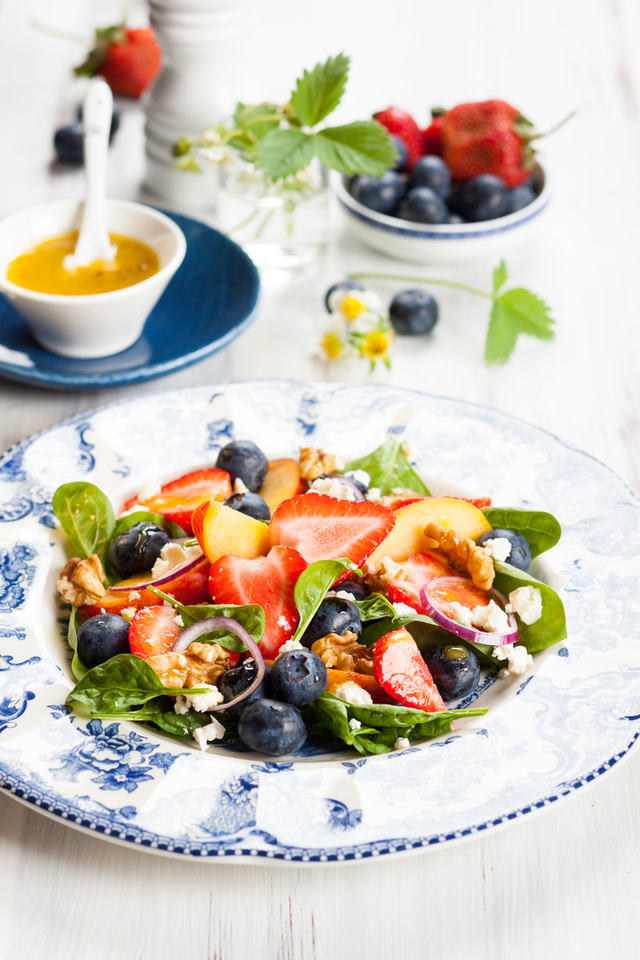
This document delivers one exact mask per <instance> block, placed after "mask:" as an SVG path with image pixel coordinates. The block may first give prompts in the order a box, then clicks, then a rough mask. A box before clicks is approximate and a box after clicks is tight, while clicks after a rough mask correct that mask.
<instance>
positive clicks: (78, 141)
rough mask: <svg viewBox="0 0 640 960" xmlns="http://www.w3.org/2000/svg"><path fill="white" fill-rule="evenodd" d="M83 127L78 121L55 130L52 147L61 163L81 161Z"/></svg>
mask: <svg viewBox="0 0 640 960" xmlns="http://www.w3.org/2000/svg"><path fill="white" fill-rule="evenodd" d="M83 138H84V129H83V127H82V124H81V123H79V122H76V123H72V124H71V125H70V126H68V127H62V128H61V129H60V130H56V132H55V134H54V137H53V149H54V150H55V151H56V153H57V155H58V160H62V162H63V163H82V162H83V161H84V145H83Z"/></svg>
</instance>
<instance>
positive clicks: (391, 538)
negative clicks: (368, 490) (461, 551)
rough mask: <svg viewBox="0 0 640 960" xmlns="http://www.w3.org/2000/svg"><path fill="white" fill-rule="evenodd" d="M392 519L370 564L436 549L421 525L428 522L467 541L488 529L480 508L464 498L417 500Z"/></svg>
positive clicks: (404, 558)
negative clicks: (454, 532) (391, 528)
mask: <svg viewBox="0 0 640 960" xmlns="http://www.w3.org/2000/svg"><path fill="white" fill-rule="evenodd" d="M395 518H396V523H395V526H394V528H393V530H392V531H391V533H390V534H389V535H388V536H387V537H386V538H385V539H384V540H383V541H382V543H381V544H380V545H379V546H378V547H376V549H375V550H374V552H373V553H372V554H371V556H370V557H369V560H370V561H372V562H373V563H375V562H376V561H380V560H382V558H383V557H391V559H392V560H395V561H396V563H400V562H401V561H402V560H406V559H407V558H408V557H410V556H412V555H413V554H414V553H425V552H426V551H428V550H433V549H435V548H436V546H437V544H436V543H435V541H433V540H430V539H428V538H427V537H425V535H424V528H425V527H426V525H427V524H428V523H430V522H431V521H435V522H436V523H439V524H440V525H441V526H443V527H446V528H447V529H448V530H457V531H458V533H459V534H460V536H461V537H468V538H469V539H470V540H476V539H477V538H478V537H479V536H480V534H481V533H485V531H487V530H491V524H490V523H489V522H488V521H487V518H486V517H485V515H484V514H483V513H482V511H481V510H478V508H477V507H474V506H473V504H471V503H467V502H466V501H465V500H456V499H454V498H453V497H431V498H430V499H428V500H417V501H416V502H415V503H410V504H408V505H407V506H406V507H401V508H400V510H397V511H396V513H395Z"/></svg>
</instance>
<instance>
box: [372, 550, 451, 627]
mask: <svg viewBox="0 0 640 960" xmlns="http://www.w3.org/2000/svg"><path fill="white" fill-rule="evenodd" d="M402 566H403V567H404V568H405V569H406V570H407V573H408V576H407V578H406V580H389V600H391V603H406V604H407V606H409V607H412V608H413V609H414V610H415V611H416V612H417V613H425V610H424V608H423V606H422V604H421V602H420V588H421V587H424V585H425V583H429V581H430V580H434V579H435V578H436V577H456V576H457V575H458V574H457V572H456V571H455V570H454V569H453V568H452V567H450V566H449V564H448V563H447V561H446V560H444V559H443V558H442V557H436V556H435V555H434V554H432V553H414V554H413V555H412V556H411V557H408V559H407V560H403V561H402Z"/></svg>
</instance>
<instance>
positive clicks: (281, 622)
mask: <svg viewBox="0 0 640 960" xmlns="http://www.w3.org/2000/svg"><path fill="white" fill-rule="evenodd" d="M277 624H278V626H279V627H290V624H289V621H288V620H287V618H286V617H285V616H284V614H283V615H282V616H281V617H278V620H277Z"/></svg>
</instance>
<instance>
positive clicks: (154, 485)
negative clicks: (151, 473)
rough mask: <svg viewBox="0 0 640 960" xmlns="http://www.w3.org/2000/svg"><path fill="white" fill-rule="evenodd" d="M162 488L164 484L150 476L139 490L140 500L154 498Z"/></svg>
mask: <svg viewBox="0 0 640 960" xmlns="http://www.w3.org/2000/svg"><path fill="white" fill-rule="evenodd" d="M161 489H162V484H161V483H160V481H159V480H156V478H155V477H150V478H149V479H148V480H145V482H144V483H143V484H142V486H141V487H140V489H139V490H138V500H153V498H154V497H157V496H158V494H159V493H160V490H161Z"/></svg>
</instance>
